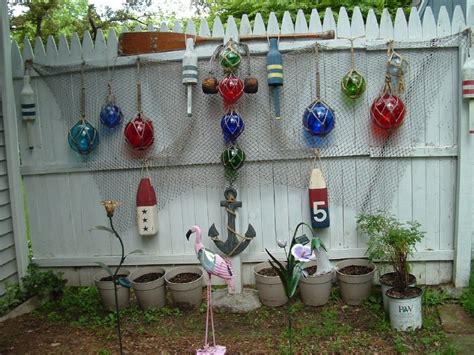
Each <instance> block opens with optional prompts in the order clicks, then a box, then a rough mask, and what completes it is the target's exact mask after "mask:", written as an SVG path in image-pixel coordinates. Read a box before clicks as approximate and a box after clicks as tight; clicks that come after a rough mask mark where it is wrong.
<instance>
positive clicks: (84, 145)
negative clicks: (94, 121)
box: [67, 118, 99, 155]
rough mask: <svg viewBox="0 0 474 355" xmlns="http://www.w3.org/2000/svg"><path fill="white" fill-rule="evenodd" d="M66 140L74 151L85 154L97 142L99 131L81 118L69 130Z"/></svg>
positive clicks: (92, 148) (93, 147)
mask: <svg viewBox="0 0 474 355" xmlns="http://www.w3.org/2000/svg"><path fill="white" fill-rule="evenodd" d="M67 140H68V143H69V146H70V147H71V148H72V149H73V150H74V151H76V152H77V153H79V154H81V155H87V154H89V153H90V152H92V151H93V150H94V149H95V147H97V144H99V133H98V132H97V130H96V129H95V128H94V126H92V125H91V124H90V123H89V122H88V121H87V120H86V119H85V118H82V119H80V120H79V122H77V123H76V124H75V125H74V126H72V128H71V129H70V130H69V133H68V135H67Z"/></svg>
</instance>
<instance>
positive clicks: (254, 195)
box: [241, 187, 267, 252]
mask: <svg viewBox="0 0 474 355" xmlns="http://www.w3.org/2000/svg"><path fill="white" fill-rule="evenodd" d="M246 190H247V196H248V199H247V202H246V205H244V206H243V207H244V208H246V209H247V216H248V217H247V223H250V224H251V225H252V226H253V227H254V229H255V232H256V234H257V235H256V237H255V238H254V240H252V242H250V245H249V247H248V250H249V251H250V252H259V251H262V250H264V244H263V238H264V234H267V233H266V230H265V229H264V227H263V225H262V203H261V201H260V188H259V187H247V188H246ZM241 228H247V226H246V225H243V226H241Z"/></svg>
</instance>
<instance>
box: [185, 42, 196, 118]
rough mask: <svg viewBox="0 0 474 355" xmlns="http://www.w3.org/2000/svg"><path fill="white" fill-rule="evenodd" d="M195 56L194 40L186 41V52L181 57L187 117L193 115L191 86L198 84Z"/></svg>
mask: <svg viewBox="0 0 474 355" xmlns="http://www.w3.org/2000/svg"><path fill="white" fill-rule="evenodd" d="M197 63H198V62H197V56H196V53H195V52H194V40H193V39H192V38H187V39H186V51H185V52H184V56H183V73H182V75H183V81H182V83H183V84H184V85H185V86H186V91H187V105H186V112H187V114H188V117H191V116H192V115H193V86H194V85H196V84H197V82H198V66H197Z"/></svg>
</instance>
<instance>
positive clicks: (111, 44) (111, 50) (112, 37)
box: [107, 28, 118, 63]
mask: <svg viewBox="0 0 474 355" xmlns="http://www.w3.org/2000/svg"><path fill="white" fill-rule="evenodd" d="M117 48H118V39H117V34H116V33H115V30H114V29H113V28H111V29H110V30H109V35H108V36H107V61H108V62H109V63H111V62H112V61H113V60H114V59H115V58H116V57H117Z"/></svg>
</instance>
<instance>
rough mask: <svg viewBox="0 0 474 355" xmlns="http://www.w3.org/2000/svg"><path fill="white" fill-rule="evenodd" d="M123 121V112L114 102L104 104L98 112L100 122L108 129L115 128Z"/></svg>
mask: <svg viewBox="0 0 474 355" xmlns="http://www.w3.org/2000/svg"><path fill="white" fill-rule="evenodd" d="M122 119H123V112H122V110H121V109H120V107H118V106H117V105H116V104H115V103H114V102H110V101H108V102H106V104H105V105H104V106H102V109H101V110H100V122H101V123H102V124H103V125H105V126H107V127H109V128H114V127H117V126H118V125H119V124H120V123H121V122H122Z"/></svg>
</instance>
